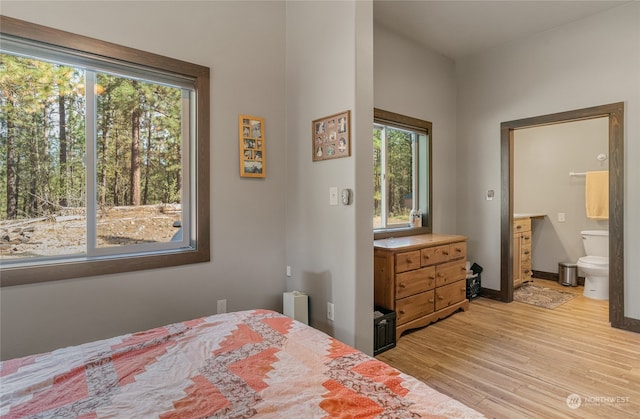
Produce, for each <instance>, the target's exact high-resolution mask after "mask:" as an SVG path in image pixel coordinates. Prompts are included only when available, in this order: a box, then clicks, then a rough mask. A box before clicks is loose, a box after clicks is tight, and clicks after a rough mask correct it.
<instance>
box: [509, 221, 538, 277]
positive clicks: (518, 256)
mask: <svg viewBox="0 0 640 419" xmlns="http://www.w3.org/2000/svg"><path fill="white" fill-rule="evenodd" d="M532 275H533V272H532V267H531V218H529V217H522V218H514V220H513V287H514V288H517V287H519V286H521V285H522V284H524V283H525V282H527V281H529V280H530V279H531V276H532Z"/></svg>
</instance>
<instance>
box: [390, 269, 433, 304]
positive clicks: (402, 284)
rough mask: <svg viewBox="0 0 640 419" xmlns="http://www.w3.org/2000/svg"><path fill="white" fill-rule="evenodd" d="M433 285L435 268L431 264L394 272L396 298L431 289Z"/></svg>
mask: <svg viewBox="0 0 640 419" xmlns="http://www.w3.org/2000/svg"><path fill="white" fill-rule="evenodd" d="M435 285H436V268H435V267H433V266H431V267H428V268H421V269H415V270H413V271H408V272H403V273H399V274H396V298H398V299H399V298H405V297H408V296H410V295H413V294H418V293H420V292H423V291H427V290H432V289H433V288H434V287H435Z"/></svg>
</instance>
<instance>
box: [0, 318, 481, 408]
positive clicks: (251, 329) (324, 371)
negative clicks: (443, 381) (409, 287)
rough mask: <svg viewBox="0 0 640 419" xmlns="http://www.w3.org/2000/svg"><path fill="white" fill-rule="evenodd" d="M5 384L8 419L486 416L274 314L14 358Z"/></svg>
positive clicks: (0, 369)
mask: <svg viewBox="0 0 640 419" xmlns="http://www.w3.org/2000/svg"><path fill="white" fill-rule="evenodd" d="M0 380H1V381H0V392H1V398H0V416H1V417H2V418H21V417H32V418H69V417H81V418H100V417H118V418H147V417H154V418H155V417H159V418H195V417H224V418H239V417H242V418H246V417H252V416H259V417H267V418H271V417H272V418H325V417H327V418H328V417H344V418H347V417H350V418H355V417H358V418H374V417H379V418H414V417H457V418H458V417H464V418H475V417H482V416H481V415H480V414H479V413H477V412H475V411H474V410H472V409H470V408H468V407H466V406H464V405H462V404H461V403H459V402H457V401H455V400H453V399H451V398H449V397H447V396H445V395H443V394H441V393H439V392H437V391H435V390H433V389H432V388H430V387H428V386H427V385H425V384H423V383H421V382H420V381H418V380H416V379H414V378H412V377H410V376H407V375H404V374H402V373H400V372H399V371H397V370H395V369H393V368H391V367H390V366H388V365H387V364H384V363H382V362H380V361H377V360H376V359H374V358H371V357H369V356H367V355H365V354H363V353H362V352H359V351H357V350H355V349H353V348H351V347H349V346H347V345H344V344H342V343H340V342H339V341H337V340H335V339H333V338H331V337H329V336H328V335H326V334H324V333H322V332H319V331H318V330H315V329H313V328H311V327H308V326H306V325H304V324H302V323H299V322H296V321H293V320H292V319H290V318H288V317H285V316H283V315H281V314H279V313H276V312H272V311H267V310H252V311H241V312H236V313H227V314H219V315H214V316H210V317H205V318H201V319H196V320H192V321H187V322H183V323H176V324H173V325H170V326H166V327H160V328H157V329H153V330H149V331H146V332H141V333H135V334H129V335H123V336H119V337H116V338H112V339H106V340H102V341H97V342H92V343H87V344H83V345H79V346H74V347H69V348H64V349H59V350H56V351H53V352H50V353H46V354H42V355H34V356H28V357H24V358H19V359H15V360H10V361H5V362H2V363H1V364H0Z"/></svg>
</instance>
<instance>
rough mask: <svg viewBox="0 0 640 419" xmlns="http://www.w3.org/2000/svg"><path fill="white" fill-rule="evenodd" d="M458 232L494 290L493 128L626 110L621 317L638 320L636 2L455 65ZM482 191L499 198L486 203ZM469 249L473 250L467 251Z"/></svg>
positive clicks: (639, 9)
mask: <svg viewBox="0 0 640 419" xmlns="http://www.w3.org/2000/svg"><path fill="white" fill-rule="evenodd" d="M457 74H458V80H459V84H458V154H459V156H460V161H459V165H458V169H459V174H458V183H457V185H458V191H459V194H460V195H459V197H460V198H459V200H458V228H459V231H464V232H466V233H467V234H469V235H470V236H472V237H473V240H472V245H471V246H470V247H469V253H470V255H471V257H472V258H473V259H474V260H476V261H477V262H478V263H479V264H480V265H481V266H483V267H484V269H485V270H484V272H483V274H482V286H483V287H487V288H490V289H494V290H498V289H500V193H499V192H500V179H501V175H500V123H501V122H505V121H511V120H517V119H521V118H528V117H533V116H538V115H546V114H551V113H555V112H561V111H569V110H575V109H580V108H586V107H591V106H596V105H603V104H608V103H614V102H619V101H624V102H625V133H624V135H625V162H624V169H625V176H624V178H625V192H624V199H625V205H624V213H625V217H624V225H625V231H624V240H625V243H624V249H625V266H624V276H625V315H626V316H627V317H631V318H635V319H640V304H639V303H638V301H640V281H639V280H638V278H640V265H638V263H637V261H636V260H635V259H637V258H636V257H635V256H636V255H639V254H640V220H639V219H638V217H637V214H640V185H638V179H640V165H638V164H637V162H638V159H639V157H640V118H639V117H638V115H640V3H638V2H633V3H629V4H626V5H623V6H620V7H617V8H614V9H611V10H609V11H606V12H603V13H600V14H598V15H595V16H592V17H590V18H586V19H584V20H580V21H576V22H574V23H572V24H568V25H565V26H563V27H560V28H558V29H555V30H550V31H547V32H544V33H542V34H540V35H538V36H534V37H530V38H528V39H525V40H521V41H519V42H516V43H513V44H509V45H504V46H501V47H499V48H495V49H493V50H491V51H488V52H486V53H484V54H481V55H478V56H473V57H469V58H467V59H465V60H462V61H460V62H458V63H457ZM486 189H495V190H496V191H497V192H498V196H497V198H498V199H494V200H493V201H486V200H485V199H484V194H485V191H486ZM474 242H475V243H474Z"/></svg>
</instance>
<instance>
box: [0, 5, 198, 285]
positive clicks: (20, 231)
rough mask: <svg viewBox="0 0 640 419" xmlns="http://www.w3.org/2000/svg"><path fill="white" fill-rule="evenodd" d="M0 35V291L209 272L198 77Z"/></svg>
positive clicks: (84, 44)
mask: <svg viewBox="0 0 640 419" xmlns="http://www.w3.org/2000/svg"><path fill="white" fill-rule="evenodd" d="M1 23H2V45H1V50H0V54H1V55H0V60H1V61H0V196H2V197H3V199H1V200H0V232H1V233H2V234H1V236H0V255H1V258H0V268H1V269H2V285H14V284H20V283H29V282H40V281H47V280H56V279H63V278H70V277H80V276H88V275H95V274H105V273H113V272H123V271H128V270H139V269H148V268H154V267H161V266H171V265H179V264H184V263H193V262H200V261H206V260H209V238H208V234H209V227H208V218H209V215H208V214H209V210H208V162H207V160H206V157H208V147H209V145H208V129H209V127H208V115H207V114H208V109H209V106H208V101H209V100H208V85H209V81H208V77H209V71H208V69H207V68H205V67H201V66H197V65H194V64H189V63H183V62H179V61H176V60H172V59H169V58H166V57H160V56H157V55H154V54H149V53H144V52H141V51H135V50H131V49H129V48H125V47H120V46H116V45H113V44H107V43H104V42H101V41H97V40H92V39H88V38H84V37H80V36H76V35H72V34H67V33H62V32H59V31H56V30H53V29H50V28H45V27H42V26H38V25H32V24H28V23H26V22H20V21H17V20H15V19H10V18H6V17H2V22H1ZM43 41H46V43H45V42H43ZM55 41H59V42H55ZM196 156H205V159H201V160H200V161H198V160H197V158H196ZM5 197H6V198H5ZM116 260H117V262H116ZM114 262H116V263H114Z"/></svg>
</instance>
